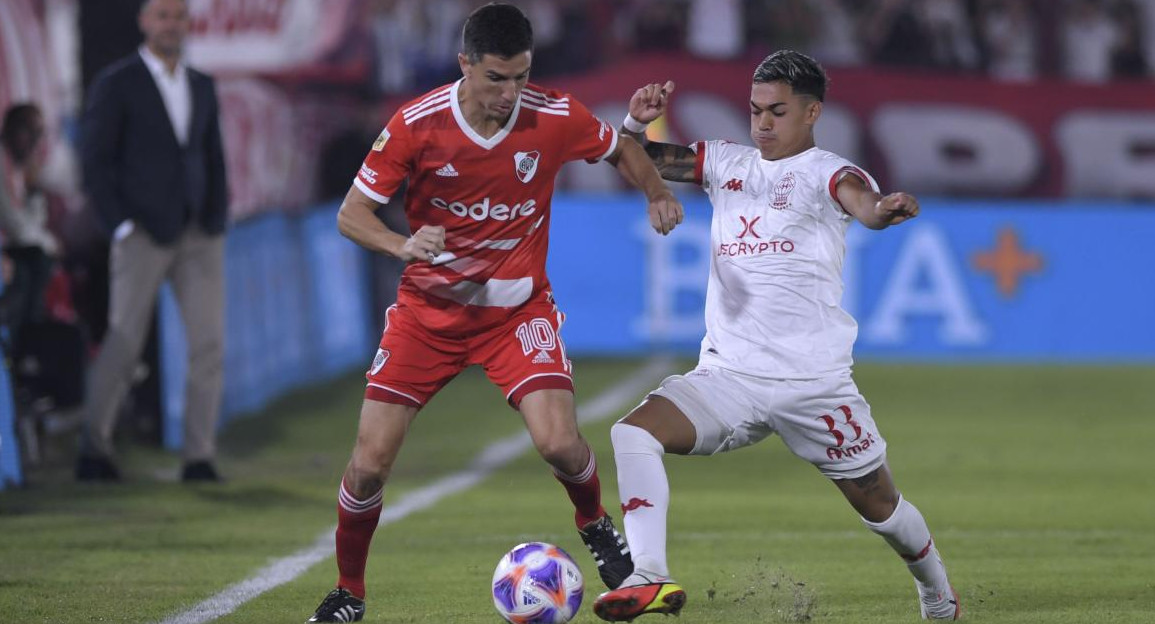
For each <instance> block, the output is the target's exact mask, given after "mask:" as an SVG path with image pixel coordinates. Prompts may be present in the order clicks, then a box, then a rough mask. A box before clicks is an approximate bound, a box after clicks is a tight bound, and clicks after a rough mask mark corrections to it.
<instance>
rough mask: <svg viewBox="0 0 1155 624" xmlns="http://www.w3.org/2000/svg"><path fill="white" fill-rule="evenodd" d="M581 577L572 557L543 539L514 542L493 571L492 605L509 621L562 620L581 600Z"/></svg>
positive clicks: (548, 623) (542, 623)
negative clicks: (520, 542) (515, 544)
mask: <svg viewBox="0 0 1155 624" xmlns="http://www.w3.org/2000/svg"><path fill="white" fill-rule="evenodd" d="M584 587H585V584H584V581H583V579H582V573H581V570H580V569H579V568H578V566H577V563H575V562H574V560H573V557H570V556H569V554H568V553H566V552H565V551H564V550H562V549H560V548H558V547H557V546H554V545H553V544H546V543H544V542H528V543H525V544H518V545H517V546H514V547H513V549H512V550H510V551H509V552H507V553H505V556H504V557H502V558H501V561H499V562H498V563H497V569H496V570H494V572H493V605H494V606H495V607H497V612H498V613H500V614H501V617H503V618H505V619H506V621H508V622H512V623H513V624H565V623H566V622H569V621H570V620H571V619H573V617H574V616H575V615H577V612H578V608H579V607H581V604H582V595H583V592H584Z"/></svg>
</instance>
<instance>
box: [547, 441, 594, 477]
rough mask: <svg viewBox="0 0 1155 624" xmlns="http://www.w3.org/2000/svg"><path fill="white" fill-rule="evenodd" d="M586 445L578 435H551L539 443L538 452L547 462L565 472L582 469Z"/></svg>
mask: <svg viewBox="0 0 1155 624" xmlns="http://www.w3.org/2000/svg"><path fill="white" fill-rule="evenodd" d="M585 448H586V447H585V445H584V444H582V442H581V440H580V439H579V438H577V437H573V438H570V437H563V436H551V437H550V438H549V439H546V440H541V441H539V442H538V443H537V452H538V453H539V454H540V455H541V457H542V459H544V460H545V461H546V462H547V463H549V464H550V465H551V466H554V467H555V468H558V469H560V470H562V471H563V472H573V471H575V470H580V469H581V468H582V467H583V465H584V463H583V462H582V457H581V456H583V455H585Z"/></svg>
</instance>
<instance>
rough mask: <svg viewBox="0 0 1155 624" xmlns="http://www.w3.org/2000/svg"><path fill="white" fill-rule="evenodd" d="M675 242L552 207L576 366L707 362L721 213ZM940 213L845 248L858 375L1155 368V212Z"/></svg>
mask: <svg viewBox="0 0 1155 624" xmlns="http://www.w3.org/2000/svg"><path fill="white" fill-rule="evenodd" d="M683 201H684V202H685V206H686V221H685V222H684V223H683V224H682V225H680V226H679V227H678V228H677V229H676V230H675V231H674V232H673V233H672V234H671V235H669V236H667V237H662V236H659V235H657V234H655V233H654V231H653V230H652V229H651V228H650V227H649V224H648V221H647V219H646V215H645V202H644V201H643V200H642V199H641V198H640V197H633V196H630V197H617V196H604V195H588V196H583V195H568V196H559V197H556V198H555V200H554V203H553V217H552V219H553V225H552V230H551V246H552V249H551V251H550V256H551V257H550V263H549V272H550V278H551V280H552V282H553V286H554V291H555V293H556V295H557V300H558V302H559V304H560V305H561V308H562V310H564V311H565V312H566V314H567V317H568V318H567V321H566V325H565V328H564V330H563V337H564V338H565V340H566V345H567V347H568V348H569V349H570V351H571V353H574V354H642V353H646V352H650V351H654V350H662V351H676V352H684V353H688V354H693V353H696V352H697V347H698V343H699V341H700V340H701V338H702V336H703V334H704V333H705V325H704V322H703V305H704V301H705V292H706V281H707V276H708V270H709V263H710V254H711V245H710V214H711V213H710V205H709V202H708V201H707V200H706V198H705V197H704V196H703V195H700V194H693V195H686V196H684V197H683ZM1144 206H1145V205H1142V204H1124V203H1108V202H1022V201H948V200H938V199H927V200H923V202H922V214H921V216H919V217H918V218H917V219H915V220H913V221H910V222H908V223H905V224H902V225H899V226H896V227H893V228H889V229H887V230H883V231H881V232H874V231H870V230H867V229H866V228H864V227H862V226H861V225H858V224H855V225H853V226H852V227H851V229H850V231H849V233H848V236H847V250H846V262H845V265H844V267H845V268H844V276H843V277H844V281H845V284H846V291H845V293H844V298H843V305H844V306H845V307H846V308H847V310H848V311H850V313H851V314H853V315H854V317H855V318H856V319H857V320H858V322H859V338H858V342H857V345H856V349H855V357H856V358H857V359H858V360H859V361H863V360H878V359H891V360H893V359H902V360H919V361H1022V362H1148V363H1151V362H1155V323H1152V320H1153V319H1155V277H1152V276H1151V274H1150V267H1152V266H1155V248H1153V247H1152V246H1151V245H1150V243H1149V238H1150V233H1151V232H1155V206H1146V208H1147V209H1144Z"/></svg>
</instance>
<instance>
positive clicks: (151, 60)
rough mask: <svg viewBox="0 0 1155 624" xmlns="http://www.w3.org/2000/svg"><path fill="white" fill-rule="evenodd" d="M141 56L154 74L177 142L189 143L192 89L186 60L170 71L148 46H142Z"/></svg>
mask: <svg viewBox="0 0 1155 624" xmlns="http://www.w3.org/2000/svg"><path fill="white" fill-rule="evenodd" d="M140 58H142V59H144V64H145V66H146V67H148V72H149V73H150V74H152V79H153V80H154V81H155V82H156V86H157V88H158V89H160V97H161V99H163V100H164V108H165V110H166V111H168V120H169V121H170V122H172V130H173V134H175V135H176V140H177V143H180V144H181V145H182V146H184V145H188V133H189V125H190V123H191V122H192V89H191V88H190V87H189V82H188V71H187V68H186V66H185V64H184V61H179V62H177V64H176V71H174V72H172V73H169V71H168V68H167V67H165V64H164V61H162V60H161V59H160V57H158V56H157V55H155V54H153V53H152V51H151V50H149V49H148V46H144V45H142V46H140Z"/></svg>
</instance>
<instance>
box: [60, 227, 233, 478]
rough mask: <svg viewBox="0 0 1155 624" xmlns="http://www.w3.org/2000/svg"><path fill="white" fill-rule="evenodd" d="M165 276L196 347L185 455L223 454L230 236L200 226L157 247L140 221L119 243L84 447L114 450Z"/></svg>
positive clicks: (91, 380)
mask: <svg viewBox="0 0 1155 624" xmlns="http://www.w3.org/2000/svg"><path fill="white" fill-rule="evenodd" d="M166 278H167V279H169V280H170V281H171V283H172V287H173V291H174V292H175V294H176V299H177V303H178V304H179V306H180V312H181V317H182V319H183V320H184V326H185V332H186V337H187V339H188V349H189V375H188V379H187V381H186V383H187V392H186V395H185V396H186V400H187V404H186V406H185V416H184V449H183V452H182V455H183V457H184V459H185V461H186V462H187V461H198V460H210V459H212V458H213V456H214V455H215V454H216V427H217V421H218V420H219V418H220V406H221V390H222V384H223V371H224V236H222V235H215V236H210V235H207V234H205V233H204V232H203V231H202V230H201V229H200V227H199V226H198V225H195V224H192V225H189V226H188V228H187V229H186V230H185V232H184V233H183V234H181V236H180V238H178V239H177V240H176V242H175V243H174V244H172V245H168V246H162V245H158V244H157V243H156V242H155V241H153V239H152V237H151V236H149V235H148V233H146V232H145V231H144V230H143V229H142V228H140V227H139V226H137V227H135V228H134V229H133V230H132V232H131V233H130V234H128V235H127V236H125V237H124V238H122V239H119V240H114V241H113V243H112V253H111V257H110V267H109V280H110V282H111V297H110V301H109V319H108V322H109V327H108V334H107V335H106V337H105V339H104V343H103V344H102V345H101V349H100V354H99V355H98V356H97V359H96V362H95V363H94V365H93V368H92V373H91V375H90V377H89V380H88V393H87V397H86V401H85V419H86V420H85V431H84V436H83V439H82V445H83V448H82V452H85V453H87V454H95V455H104V456H111V455H112V453H113V444H112V436H113V431H114V429H115V426H116V416H117V413H118V412H119V408H120V403H121V401H122V400H123V399H124V396H125V394H126V392H127V391H128V389H129V384H130V383H131V379H132V373H133V370H134V368H135V367H136V362H137V360H138V359H139V358H140V353H141V350H142V349H143V348H144V341H145V338H146V337H147V336H146V334H147V332H148V327H149V325H150V323H151V321H152V316H153V314H154V311H155V310H156V301H157V293H158V291H159V290H160V286H161V284H162V283H163V282H164V280H165V279H166Z"/></svg>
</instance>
